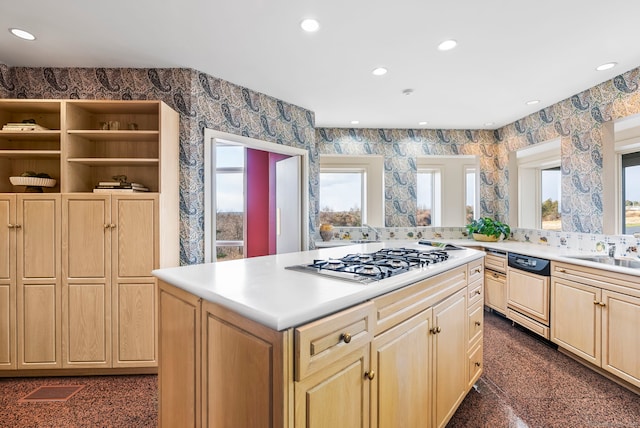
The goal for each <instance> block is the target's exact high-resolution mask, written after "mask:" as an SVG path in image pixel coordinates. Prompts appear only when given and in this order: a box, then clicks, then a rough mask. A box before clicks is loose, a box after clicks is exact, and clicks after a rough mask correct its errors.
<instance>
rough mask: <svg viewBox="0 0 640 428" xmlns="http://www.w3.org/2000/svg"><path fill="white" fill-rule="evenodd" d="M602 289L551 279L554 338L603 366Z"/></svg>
mask: <svg viewBox="0 0 640 428" xmlns="http://www.w3.org/2000/svg"><path fill="white" fill-rule="evenodd" d="M600 293H601V290H600V289H599V288H595V287H591V286H588V285H584V284H580V283H577V282H573V281H567V280H564V279H559V278H553V280H552V281H551V319H552V320H553V321H552V322H551V341H552V342H554V343H557V344H558V346H561V347H562V348H565V349H567V350H569V351H571V352H573V353H574V354H576V355H578V356H580V357H581V358H583V359H585V360H587V361H589V362H590V363H592V364H595V365H598V366H599V365H600V355H601V345H600V344H601V340H600V331H601V328H600V324H601V317H600V312H601V311H600V305H599V304H598V302H600V300H601V298H600Z"/></svg>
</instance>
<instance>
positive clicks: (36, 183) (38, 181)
mask: <svg viewBox="0 0 640 428" xmlns="http://www.w3.org/2000/svg"><path fill="white" fill-rule="evenodd" d="M9 181H10V182H11V184H13V185H14V186H29V187H54V186H55V185H56V180H54V179H53V178H42V177H9Z"/></svg>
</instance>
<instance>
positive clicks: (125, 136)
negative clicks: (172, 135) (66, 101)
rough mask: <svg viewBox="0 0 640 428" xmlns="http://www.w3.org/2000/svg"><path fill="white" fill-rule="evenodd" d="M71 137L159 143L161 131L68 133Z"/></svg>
mask: <svg viewBox="0 0 640 428" xmlns="http://www.w3.org/2000/svg"><path fill="white" fill-rule="evenodd" d="M67 133H68V134H69V135H77V136H79V137H82V138H86V139H89V140H93V141H157V140H158V136H159V135H160V133H159V131H129V130H122V131H102V130H80V129H74V130H69V131H67Z"/></svg>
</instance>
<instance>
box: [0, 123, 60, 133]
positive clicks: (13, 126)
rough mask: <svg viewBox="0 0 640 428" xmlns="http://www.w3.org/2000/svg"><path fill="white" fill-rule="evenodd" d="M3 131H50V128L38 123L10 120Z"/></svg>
mask: <svg viewBox="0 0 640 428" xmlns="http://www.w3.org/2000/svg"><path fill="white" fill-rule="evenodd" d="M2 130H3V131H48V130H49V128H45V127H44V126H42V125H38V124H37V123H23V122H9V123H7V124H5V125H4V126H3V127H2Z"/></svg>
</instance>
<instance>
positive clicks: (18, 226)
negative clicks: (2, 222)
mask: <svg viewBox="0 0 640 428" xmlns="http://www.w3.org/2000/svg"><path fill="white" fill-rule="evenodd" d="M14 227H15V228H16V229H22V225H21V224H16V225H15V226H14Z"/></svg>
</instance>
